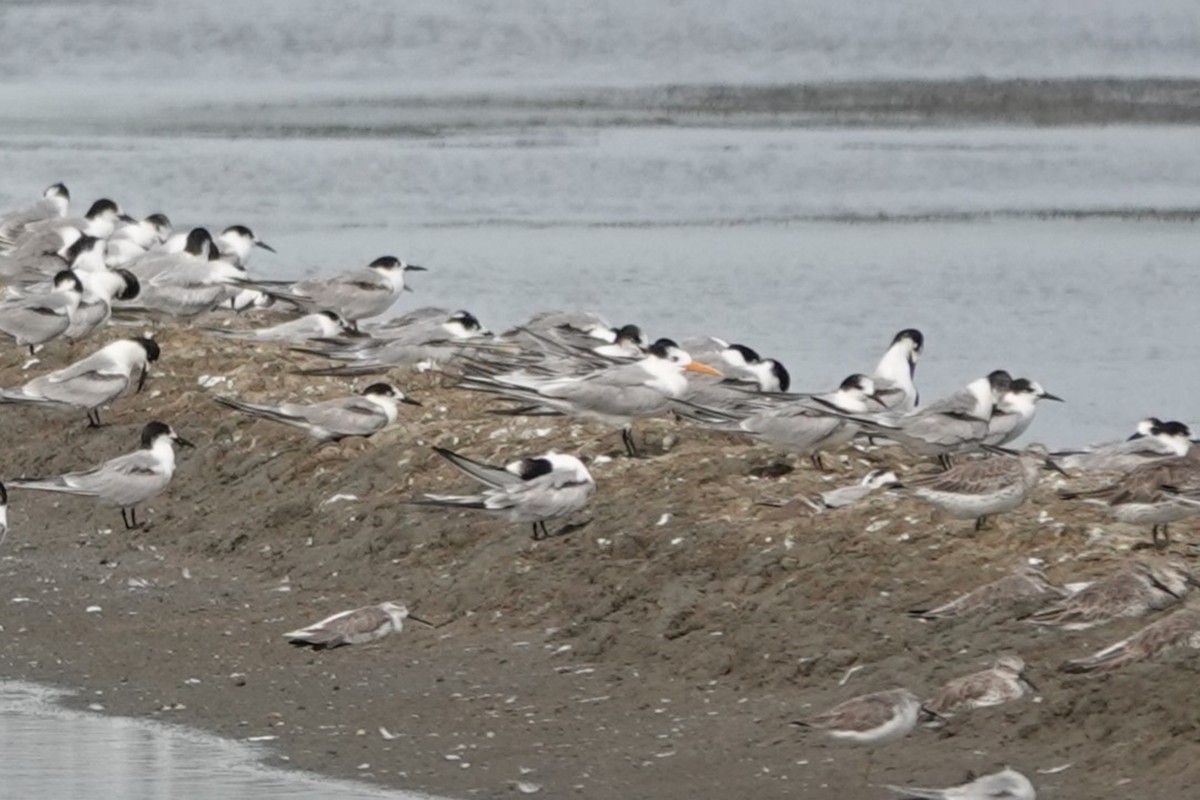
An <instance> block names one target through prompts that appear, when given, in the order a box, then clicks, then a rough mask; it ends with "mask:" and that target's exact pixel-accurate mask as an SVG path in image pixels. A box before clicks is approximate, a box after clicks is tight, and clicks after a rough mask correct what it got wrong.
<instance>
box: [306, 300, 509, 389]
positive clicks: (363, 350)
mask: <svg viewBox="0 0 1200 800" xmlns="http://www.w3.org/2000/svg"><path fill="white" fill-rule="evenodd" d="M490 336H491V332H490V331H488V330H487V328H484V327H483V325H482V324H481V323H480V322H479V320H478V319H477V318H476V317H475V315H474V314H472V313H471V312H469V311H455V312H454V313H453V314H449V315H445V316H441V315H439V316H431V317H423V318H420V319H413V320H411V321H409V322H407V323H405V324H402V325H395V326H392V325H383V326H379V327H377V328H373V329H372V330H371V336H370V337H365V336H362V335H357V334H356V335H355V337H356V338H348V339H345V340H338V341H337V342H336V343H332V344H333V346H330V347H327V348H325V349H319V348H316V347H297V348H294V349H295V350H296V351H297V352H301V353H309V354H312V355H320V356H324V357H325V358H330V359H334V360H337V361H343V362H346V363H345V364H344V365H342V366H335V367H322V368H317V369H306V370H302V371H301V374H303V375H343V376H348V375H373V374H377V373H380V372H386V371H388V370H389V369H391V368H392V367H400V366H410V365H418V364H419V365H430V366H436V365H440V364H444V363H445V362H447V361H449V360H450V359H452V358H454V357H455V356H456V355H458V354H460V353H461V352H462V351H463V347H464V346H466V345H467V344H468V343H470V342H472V341H474V340H478V339H480V338H481V337H490Z"/></svg>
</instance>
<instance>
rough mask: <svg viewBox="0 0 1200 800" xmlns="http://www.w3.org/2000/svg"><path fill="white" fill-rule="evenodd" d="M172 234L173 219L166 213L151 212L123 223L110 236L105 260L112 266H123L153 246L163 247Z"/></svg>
mask: <svg viewBox="0 0 1200 800" xmlns="http://www.w3.org/2000/svg"><path fill="white" fill-rule="evenodd" d="M170 235H171V220H170V219H169V218H168V217H167V215H166V214H151V215H149V216H148V217H146V218H145V219H142V220H140V221H135V222H131V223H129V224H127V225H122V226H120V227H118V228H117V229H116V230H115V231H113V234H112V236H110V237H108V249H107V251H106V253H105V256H104V261H105V263H106V264H108V266H110V267H123V266H125V265H126V264H128V263H129V262H130V261H133V260H134V259H135V258H140V257H141V256H144V255H145V254H146V253H147V252H149V251H150V250H151V249H152V248H155V247H161V246H162V244H163V242H165V241H166V240H167V238H168V237H170Z"/></svg>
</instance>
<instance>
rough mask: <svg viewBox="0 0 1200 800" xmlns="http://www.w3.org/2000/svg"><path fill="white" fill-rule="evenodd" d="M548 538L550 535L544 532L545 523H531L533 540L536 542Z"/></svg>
mask: <svg viewBox="0 0 1200 800" xmlns="http://www.w3.org/2000/svg"><path fill="white" fill-rule="evenodd" d="M548 538H550V533H549V532H548V531H547V530H546V523H545V522H544V521H540V522H535V523H533V540H534V541H535V542H536V541H537V540H538V539H548Z"/></svg>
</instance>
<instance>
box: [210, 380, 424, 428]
mask: <svg viewBox="0 0 1200 800" xmlns="http://www.w3.org/2000/svg"><path fill="white" fill-rule="evenodd" d="M213 400H215V401H216V402H217V403H219V404H220V405H223V406H225V407H226V408H232V409H234V410H235V411H240V412H242V413H243V414H249V415H250V416H253V417H262V418H263V419H269V420H272V421H274V422H282V423H283V424H284V425H291V426H292V427H293V428H299V429H300V430H302V431H304V432H305V433H307V434H308V435H309V436H312V437H313V438H315V439H320V440H322V441H333V442H336V441H338V440H340V439H344V438H346V437H347V436H363V437H369V436H373V435H375V434H376V433H379V432H380V431H381V430H383V429H384V428H386V427H388V426H389V425H391V424H392V423H393V422H395V421H396V417H397V416H398V415H399V409H398V408H397V403H406V404H408V405H412V406H419V405H421V404H420V403H418V402H417V401H416V400H413V399H412V398H409V397H405V396H404V393H403V392H401V391H400V390H399V389H397V388H396V387H394V386H391V385H390V384H386V383H373V384H371V385H370V386H368V387H367V388H366V389H364V390H363V393H362V394H361V395H351V396H350V397H338V398H335V399H333V400H324V401H322V402H319V403H282V404H280V405H277V406H270V405H259V404H256V403H246V402H243V401H241V400H235V399H234V398H232V397H221V396H214V397H213Z"/></svg>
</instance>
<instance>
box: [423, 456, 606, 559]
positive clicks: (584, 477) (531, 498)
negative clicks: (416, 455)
mask: <svg viewBox="0 0 1200 800" xmlns="http://www.w3.org/2000/svg"><path fill="white" fill-rule="evenodd" d="M434 452H436V453H437V454H438V455H439V456H441V457H442V458H444V459H446V461H448V462H450V464H451V466H453V467H454V468H455V469H457V470H458V471H459V472H462V473H463V474H464V475H467V476H469V477H471V478H474V479H475V480H477V481H479V482H480V483H482V484H483V485H484V486H486V487H488V488H486V489H484V490H483V491H482V492H480V493H479V494H474V495H448V494H427V495H425V499H424V500H417V501H414V502H415V503H417V504H418V505H433V506H446V507H450V508H473V509H479V510H480V511H484V512H487V513H489V514H491V515H493V516H496V517H500V518H501V519H504V520H506V521H508V522H526V523H532V525H533V538H534V539H538V538H539V535H540V536H549V535H550V534H549V531H547V530H546V521H547V520H551V519H558V518H560V517H565V516H567V515H569V514H573V513H575V512H576V511H578V510H579V509H581V508H583V507H584V506H585V505H587V502H588V500H589V499H590V498H591V496H592V493H593V492H594V491H595V490H596V483H595V481H593V480H592V475H591V473H590V472H588V469H587V467H585V466H584V465H583V462H582V461H580V460H579V459H578V458H576V457H575V456H569V455H565V454H562V453H546V454H545V455H541V456H534V457H531V458H522V459H521V460H519V461H514V462H512V463H511V464H508V465H506V466H503V467H499V466H491V465H489V464H483V463H481V462H479V461H474V460H472V459H470V458H467V457H466V456H462V455H459V454H458V453H455V452H452V451H450V450H446V449H444V448H441V447H435V448H434Z"/></svg>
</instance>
